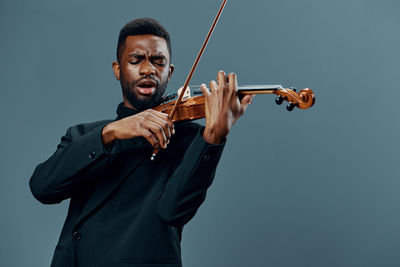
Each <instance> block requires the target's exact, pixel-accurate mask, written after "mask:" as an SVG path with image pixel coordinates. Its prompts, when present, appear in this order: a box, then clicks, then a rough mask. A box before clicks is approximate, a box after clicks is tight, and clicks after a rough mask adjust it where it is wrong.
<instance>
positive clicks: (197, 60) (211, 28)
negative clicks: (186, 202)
mask: <svg viewBox="0 0 400 267" xmlns="http://www.w3.org/2000/svg"><path fill="white" fill-rule="evenodd" d="M226 1H227V0H223V1H222V4H221V6H220V8H219V10H218V13H217V15H216V16H215V18H214V21H213V23H212V25H211V27H210V30H209V31H208V33H207V36H206V39H205V40H204V42H203V45H202V46H201V48H200V51H199V53H198V54H197V57H196V60H195V61H194V63H193V66H192V68H191V69H190V72H189V75H188V76H187V78H186V81H185V83H184V85H183V88H182V91H181V93H180V94H179V97H178V99H177V100H176V102H175V105H174V107H173V108H172V110H171V113H170V114H169V117H170V118H171V119H173V117H174V116H175V113H176V110H177V109H178V106H179V104H180V103H181V101H182V98H183V95H184V94H185V92H186V89H187V87H188V85H189V83H190V80H191V79H192V76H193V73H194V71H195V70H196V68H197V65H198V64H199V61H200V58H201V56H202V55H203V52H204V50H205V48H206V46H207V43H208V41H209V40H210V37H211V34H212V33H213V31H214V29H215V26H216V25H217V22H218V20H219V17H220V16H221V13H222V10H223V9H224V7H225V4H226ZM158 150H159V148H156V149H154V151H153V154H152V155H151V158H150V159H151V160H152V161H154V159H155V157H156V155H157V153H158Z"/></svg>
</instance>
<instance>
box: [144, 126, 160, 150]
mask: <svg viewBox="0 0 400 267" xmlns="http://www.w3.org/2000/svg"><path fill="white" fill-rule="evenodd" d="M140 135H141V136H143V137H144V138H145V139H146V140H147V141H148V142H149V143H150V145H151V146H152V147H153V148H159V142H158V140H157V138H156V137H155V136H154V134H153V133H152V132H150V131H149V130H147V129H145V128H141V130H140Z"/></svg>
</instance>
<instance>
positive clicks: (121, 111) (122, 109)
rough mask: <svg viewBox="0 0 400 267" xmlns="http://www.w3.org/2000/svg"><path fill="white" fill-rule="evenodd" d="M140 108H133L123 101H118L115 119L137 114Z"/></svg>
mask: <svg viewBox="0 0 400 267" xmlns="http://www.w3.org/2000/svg"><path fill="white" fill-rule="evenodd" d="M139 112H140V110H135V109H131V108H128V107H126V106H124V102H121V103H119V105H118V107H117V115H118V117H117V120H120V119H123V118H126V117H129V116H132V115H135V114H138V113H139Z"/></svg>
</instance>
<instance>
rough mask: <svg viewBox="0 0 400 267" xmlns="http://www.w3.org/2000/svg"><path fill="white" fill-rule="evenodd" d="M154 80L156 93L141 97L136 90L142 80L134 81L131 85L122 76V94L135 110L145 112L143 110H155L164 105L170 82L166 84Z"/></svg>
mask: <svg viewBox="0 0 400 267" xmlns="http://www.w3.org/2000/svg"><path fill="white" fill-rule="evenodd" d="M146 78H147V77H146ZM147 79H148V78H147ZM152 80H153V81H154V82H155V83H156V90H155V93H154V94H153V95H151V96H147V97H144V96H143V97H140V96H138V95H137V93H136V90H135V88H136V84H137V83H138V82H139V81H140V79H139V80H136V81H133V82H132V83H129V82H128V81H127V80H125V79H124V78H123V76H122V75H121V77H120V83H121V87H122V93H123V95H124V96H125V97H126V99H127V100H128V102H129V103H130V104H131V105H132V106H133V107H134V108H135V109H137V110H140V111H143V110H146V109H149V108H154V107H156V106H158V105H159V104H161V103H162V101H163V95H164V93H165V89H166V88H167V84H168V81H165V82H164V83H159V82H158V81H157V80H155V79H152Z"/></svg>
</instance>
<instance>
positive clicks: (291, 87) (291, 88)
mask: <svg viewBox="0 0 400 267" xmlns="http://www.w3.org/2000/svg"><path fill="white" fill-rule="evenodd" d="M289 89H290V90H292V91H293V92H296V91H297V88H296V87H293V86H290V88H289Z"/></svg>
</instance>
